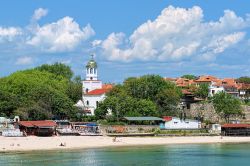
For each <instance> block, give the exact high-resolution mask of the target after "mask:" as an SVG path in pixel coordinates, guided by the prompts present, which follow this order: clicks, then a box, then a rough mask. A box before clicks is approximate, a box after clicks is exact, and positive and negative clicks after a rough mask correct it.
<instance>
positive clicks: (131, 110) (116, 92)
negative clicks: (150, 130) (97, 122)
mask: <svg viewBox="0 0 250 166" xmlns="http://www.w3.org/2000/svg"><path fill="white" fill-rule="evenodd" d="M180 96H181V91H180V89H179V88H178V87H176V86H175V85H174V84H173V83H171V82H167V81H165V80H164V79H163V78H162V77H160V76H157V75H145V76H142V77H138V78H135V77H130V78H128V79H126V80H125V81H124V84H123V85H117V86H115V87H114V88H113V89H112V90H111V91H110V92H109V93H108V94H107V97H106V99H105V100H104V101H103V102H102V103H100V105H99V107H98V108H97V109H96V111H95V114H96V117H97V118H101V119H105V118H106V114H107V113H108V110H112V114H113V117H112V118H111V119H112V120H114V119H120V118H121V117H124V116H161V115H165V114H167V113H173V112H175V110H176V107H177V105H178V103H179V101H180ZM171 111H172V112H171Z"/></svg>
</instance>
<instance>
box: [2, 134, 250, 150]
mask: <svg viewBox="0 0 250 166" xmlns="http://www.w3.org/2000/svg"><path fill="white" fill-rule="evenodd" d="M248 142H249V143H250V137H223V138H221V137H220V136H195V137H117V138H116V142H114V141H113V138H112V137H105V136H61V137H35V136H30V137H2V136H1V137H0V152H8V151H17V152H18V151H33V150H60V149H85V148H101V147H115V146H140V145H168V144H203V143H248ZM61 143H63V144H65V146H60V144H61Z"/></svg>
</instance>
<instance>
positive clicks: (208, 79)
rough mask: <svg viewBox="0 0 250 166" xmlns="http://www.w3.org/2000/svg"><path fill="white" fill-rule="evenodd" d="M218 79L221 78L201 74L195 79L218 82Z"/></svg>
mask: <svg viewBox="0 0 250 166" xmlns="http://www.w3.org/2000/svg"><path fill="white" fill-rule="evenodd" d="M218 80H219V79H218V78H217V77H214V76H200V77H199V78H198V79H197V80H195V82H212V81H213V82H216V81H218Z"/></svg>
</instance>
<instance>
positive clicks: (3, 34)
mask: <svg viewBox="0 0 250 166" xmlns="http://www.w3.org/2000/svg"><path fill="white" fill-rule="evenodd" d="M21 34H22V30H21V28H18V27H7V28H3V27H1V26H0V42H1V41H4V40H7V41H12V40H13V39H14V38H15V37H16V36H18V35H21Z"/></svg>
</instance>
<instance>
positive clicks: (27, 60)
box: [16, 56, 33, 65]
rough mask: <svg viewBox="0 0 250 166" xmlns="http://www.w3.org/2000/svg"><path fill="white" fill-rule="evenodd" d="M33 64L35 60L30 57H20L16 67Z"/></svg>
mask: <svg viewBox="0 0 250 166" xmlns="http://www.w3.org/2000/svg"><path fill="white" fill-rule="evenodd" d="M32 63H33V59H32V58H31V57H28V56H24V57H20V58H18V59H17V61H16V65H29V64H32Z"/></svg>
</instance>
